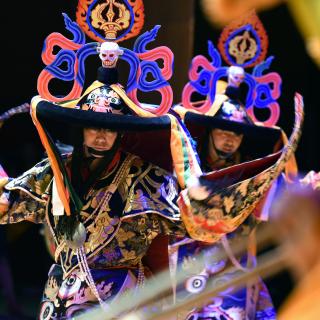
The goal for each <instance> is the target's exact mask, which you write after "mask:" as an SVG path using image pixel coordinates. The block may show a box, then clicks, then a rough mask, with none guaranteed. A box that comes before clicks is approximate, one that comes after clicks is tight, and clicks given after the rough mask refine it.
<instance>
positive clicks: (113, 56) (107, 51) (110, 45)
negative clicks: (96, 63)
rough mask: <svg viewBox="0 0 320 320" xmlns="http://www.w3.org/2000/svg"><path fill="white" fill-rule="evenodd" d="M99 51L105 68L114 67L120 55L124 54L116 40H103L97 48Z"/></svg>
mask: <svg viewBox="0 0 320 320" xmlns="http://www.w3.org/2000/svg"><path fill="white" fill-rule="evenodd" d="M97 51H98V53H99V57H100V59H101V61H102V66H103V67H105V68H114V67H115V66H116V64H117V61H118V59H119V56H121V55H122V54H123V50H121V49H120V47H119V46H118V44H117V43H115V42H103V43H102V44H101V45H100V46H99V47H98V48H97Z"/></svg>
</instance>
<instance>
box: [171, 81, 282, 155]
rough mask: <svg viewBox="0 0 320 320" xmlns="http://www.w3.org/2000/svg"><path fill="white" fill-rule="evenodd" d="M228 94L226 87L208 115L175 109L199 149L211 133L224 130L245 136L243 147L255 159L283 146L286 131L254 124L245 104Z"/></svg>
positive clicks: (184, 109) (176, 107) (190, 110)
mask: <svg viewBox="0 0 320 320" xmlns="http://www.w3.org/2000/svg"><path fill="white" fill-rule="evenodd" d="M230 89H231V90H230ZM229 91H232V88H229V87H227V89H226V92H225V93H223V94H217V95H216V97H215V101H214V102H213V104H212V106H211V108H210V109H209V110H208V111H207V112H205V113H200V112H198V111H197V110H196V107H195V108H194V109H186V108H184V107H183V106H180V105H178V106H175V108H174V111H175V112H177V113H178V114H179V116H180V117H181V118H182V119H183V121H184V123H185V125H186V127H187V129H188V130H189V132H190V134H191V136H192V137H193V139H194V140H195V141H196V142H197V144H198V145H199V146H201V145H202V144H203V141H204V140H205V138H206V136H207V135H208V133H209V131H211V130H213V129H221V130H226V131H232V132H235V133H237V134H243V135H244V137H245V139H244V140H243V143H242V146H241V148H242V149H243V150H245V153H246V154H250V156H251V157H253V158H257V157H262V156H266V155H268V154H270V153H272V152H274V151H276V150H277V149H278V148H279V147H280V146H281V145H282V143H281V142H282V140H283V136H284V132H283V131H282V130H281V129H280V128H279V127H276V126H273V127H267V126H264V125H263V124H262V123H259V122H254V121H253V120H252V119H251V118H250V116H249V115H248V113H247V112H246V109H245V107H244V106H243V105H242V103H241V102H240V101H239V100H238V99H236V98H235V97H234V96H233V94H231V93H230V94H229ZM232 93H233V92H232ZM229 95H230V96H232V97H230V96H229ZM195 105H196V104H195ZM284 139H285V138H284Z"/></svg>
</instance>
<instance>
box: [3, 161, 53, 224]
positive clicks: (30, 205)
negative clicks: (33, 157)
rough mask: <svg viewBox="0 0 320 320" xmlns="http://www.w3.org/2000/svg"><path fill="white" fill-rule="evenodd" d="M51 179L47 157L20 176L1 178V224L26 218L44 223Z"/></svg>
mask: <svg viewBox="0 0 320 320" xmlns="http://www.w3.org/2000/svg"><path fill="white" fill-rule="evenodd" d="M51 180H52V174H51V169H50V164H49V161H48V160H47V159H45V160H43V161H41V162H40V163H38V164H37V165H35V166H34V167H33V168H31V169H30V170H28V171H26V172H25V173H23V174H22V175H21V176H20V177H18V178H15V179H10V178H8V177H2V178H0V224H8V223H16V222H20V221H24V220H25V221H30V222H34V223H43V222H44V221H45V209H46V204H47V199H48V196H47V189H48V186H49V184H50V182H51Z"/></svg>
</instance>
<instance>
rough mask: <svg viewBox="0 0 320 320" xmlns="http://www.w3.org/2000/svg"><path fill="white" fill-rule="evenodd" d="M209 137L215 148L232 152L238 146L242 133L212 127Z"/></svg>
mask: <svg viewBox="0 0 320 320" xmlns="http://www.w3.org/2000/svg"><path fill="white" fill-rule="evenodd" d="M211 138H212V141H213V143H214V146H215V147H216V149H217V150H219V151H222V152H224V153H228V154H233V153H235V152H236V151H237V150H238V148H239V147H240V144H241V142H242V139H243V134H237V133H235V132H232V131H227V130H221V129H213V130H212V131H211Z"/></svg>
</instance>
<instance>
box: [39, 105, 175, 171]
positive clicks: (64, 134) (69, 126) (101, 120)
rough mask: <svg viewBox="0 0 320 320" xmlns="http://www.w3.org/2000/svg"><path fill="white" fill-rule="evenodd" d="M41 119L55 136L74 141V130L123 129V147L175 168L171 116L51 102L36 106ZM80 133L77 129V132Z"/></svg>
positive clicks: (63, 140) (164, 167) (54, 137)
mask: <svg viewBox="0 0 320 320" xmlns="http://www.w3.org/2000/svg"><path fill="white" fill-rule="evenodd" d="M36 114H37V119H38V120H39V121H40V123H41V124H42V126H43V127H45V128H46V129H47V131H48V132H49V133H50V135H51V136H52V138H53V140H54V141H56V140H60V141H62V142H64V143H67V144H71V145H72V144H73V141H72V139H73V136H74V135H73V134H72V130H74V129H78V130H79V129H80V130H81V129H83V128H103V129H110V130H114V131H119V132H121V133H122V134H123V135H124V136H123V138H122V142H121V149H122V150H123V151H125V152H129V153H132V154H135V155H137V156H139V157H141V158H142V159H144V160H145V161H148V162H151V163H153V164H155V165H157V166H159V167H161V168H163V169H165V170H167V171H172V167H173V165H172V156H171V151H170V134H171V131H170V130H171V122H170V118H169V117H168V116H160V117H150V118H147V117H139V116H135V115H120V114H112V113H102V112H93V111H92V112H91V111H85V110H80V109H72V108H65V107H62V106H59V105H56V104H53V103H51V102H48V101H40V102H39V103H38V104H37V107H36ZM76 132H77V131H76Z"/></svg>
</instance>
